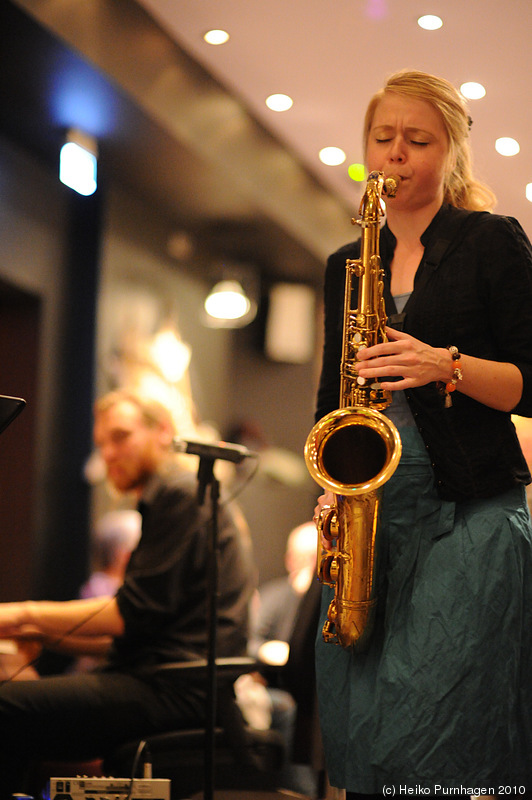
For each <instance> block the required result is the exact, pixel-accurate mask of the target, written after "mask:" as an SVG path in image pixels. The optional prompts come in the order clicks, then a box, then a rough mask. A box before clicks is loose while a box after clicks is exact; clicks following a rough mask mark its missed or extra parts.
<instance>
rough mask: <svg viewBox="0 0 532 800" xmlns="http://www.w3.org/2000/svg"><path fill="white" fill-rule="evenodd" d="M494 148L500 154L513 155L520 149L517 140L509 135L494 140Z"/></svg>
mask: <svg viewBox="0 0 532 800" xmlns="http://www.w3.org/2000/svg"><path fill="white" fill-rule="evenodd" d="M495 150H496V151H497V152H498V153H499V154H500V155H501V156H515V155H517V153H518V152H519V150H520V147H519V142H516V140H515V139H512V138H511V137H510V136H502V137H501V138H500V139H497V141H496V142H495Z"/></svg>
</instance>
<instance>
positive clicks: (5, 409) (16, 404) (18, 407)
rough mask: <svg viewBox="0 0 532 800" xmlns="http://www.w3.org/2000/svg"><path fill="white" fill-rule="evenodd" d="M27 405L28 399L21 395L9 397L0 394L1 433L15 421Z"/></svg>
mask: <svg viewBox="0 0 532 800" xmlns="http://www.w3.org/2000/svg"><path fill="white" fill-rule="evenodd" d="M25 405H26V401H25V400H23V399H22V398H21V397H7V396H6V395H3V394H0V433H2V431H4V430H5V429H6V428H7V426H8V425H10V424H11V423H12V422H13V420H14V419H15V417H17V416H18V415H19V414H20V412H21V411H22V409H23V408H24V407H25Z"/></svg>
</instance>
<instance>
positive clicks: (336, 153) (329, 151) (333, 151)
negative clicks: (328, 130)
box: [319, 147, 346, 167]
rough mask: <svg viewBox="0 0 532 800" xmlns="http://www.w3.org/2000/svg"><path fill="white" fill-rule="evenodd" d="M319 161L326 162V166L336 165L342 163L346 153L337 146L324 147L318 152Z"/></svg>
mask: <svg viewBox="0 0 532 800" xmlns="http://www.w3.org/2000/svg"><path fill="white" fill-rule="evenodd" d="M319 156H320V161H321V162H323V164H327V166H328V167H337V166H338V164H343V163H344V161H345V159H346V155H345V153H344V151H343V150H341V149H340V148H339V147H324V148H323V149H322V150H320V153H319Z"/></svg>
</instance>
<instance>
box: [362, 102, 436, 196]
mask: <svg viewBox="0 0 532 800" xmlns="http://www.w3.org/2000/svg"><path fill="white" fill-rule="evenodd" d="M366 160H367V164H368V169H369V171H370V172H371V171H372V170H379V171H382V172H384V174H385V175H386V176H388V175H398V176H399V177H400V178H401V183H400V185H399V189H398V191H397V195H396V197H395V198H394V199H391V198H390V199H389V200H387V201H386V203H387V205H388V204H390V206H389V207H390V209H391V208H392V207H393V208H394V209H397V210H400V209H401V210H402V209H404V210H411V211H412V210H416V209H419V208H424V207H427V206H431V205H434V207H435V208H436V209H437V208H439V206H440V205H441V203H442V202H443V195H444V182H445V178H446V176H447V174H448V172H449V168H450V163H449V162H450V158H449V140H448V137H447V132H446V130H445V127H444V124H443V119H442V117H441V115H440V113H439V112H438V111H437V110H436V109H435V108H433V106H431V104H430V103H428V102H427V101H426V100H420V99H417V98H413V97H412V98H410V97H404V96H402V95H398V94H386V95H385V96H384V97H383V99H382V100H381V101H380V102H379V104H378V105H377V108H376V109H375V113H374V115H373V120H372V124H371V128H370V132H369V136H368V146H367V152H366Z"/></svg>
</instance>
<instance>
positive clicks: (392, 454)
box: [305, 172, 401, 651]
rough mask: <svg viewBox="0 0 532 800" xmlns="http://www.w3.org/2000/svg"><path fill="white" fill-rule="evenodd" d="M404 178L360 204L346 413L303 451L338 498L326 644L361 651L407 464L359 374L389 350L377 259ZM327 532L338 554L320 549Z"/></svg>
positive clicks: (384, 397)
mask: <svg viewBox="0 0 532 800" xmlns="http://www.w3.org/2000/svg"><path fill="white" fill-rule="evenodd" d="M398 183H399V178H395V177H389V178H385V177H384V175H383V173H381V172H372V173H371V174H370V175H369V177H368V181H367V185H366V190H365V193H364V196H363V198H362V201H361V203H360V211H359V215H360V219H357V220H352V221H353V224H358V225H360V226H361V228H362V233H361V247H360V258H358V259H347V261H346V282H345V302H344V331H343V347H342V360H341V367H340V370H341V376H340V407H339V408H338V409H337V410H336V411H333V412H331V413H330V414H327V415H326V416H325V417H323V418H322V419H321V420H320V421H319V422H317V423H316V424H315V425H314V427H313V428H312V430H311V432H310V434H309V436H308V438H307V442H306V444H305V460H306V463H307V468H308V470H309V472H310V474H311V476H312V477H313V478H314V480H315V481H316V482H317V483H318V484H319V485H320V486H322V487H323V488H324V489H329V490H331V491H332V492H333V493H334V495H335V500H334V505H332V506H331V507H330V508H324V509H322V512H321V515H320V519H319V520H318V577H319V579H320V580H321V581H322V582H323V583H325V584H327V585H328V586H333V587H334V589H335V594H334V599H333V600H332V602H331V604H330V606H329V610H328V614H327V620H326V621H325V624H324V626H323V638H324V640H325V641H326V642H329V641H332V642H335V643H338V644H341V645H342V646H343V647H349V646H352V647H353V648H354V649H355V650H358V651H362V650H364V649H365V648H366V647H367V644H368V640H369V637H370V635H371V630H372V627H373V621H374V612H375V608H376V603H377V597H376V589H375V578H376V567H377V557H378V518H379V506H380V497H381V494H382V487H383V485H384V484H385V483H386V481H387V480H389V478H390V477H391V476H392V475H393V473H394V472H395V469H396V467H397V464H398V463H399V459H400V457H401V439H400V436H399V432H398V431H397V428H396V427H395V425H394V424H393V422H392V421H391V420H390V419H388V417H386V416H385V415H384V414H382V413H381V411H382V410H383V409H385V408H386V407H387V406H388V405H389V404H390V402H391V392H385V391H383V390H382V389H381V386H380V383H379V382H378V381H377V380H375V379H374V380H372V382H371V383H370V382H368V381H366V380H364V379H363V378H360V377H359V376H358V374H357V363H358V359H357V353H358V351H359V349H360V348H362V347H370V346H372V345H374V344H379V343H380V342H386V341H387V336H386V332H385V325H386V312H385V308H384V297H383V270H382V267H381V260H380V256H379V235H380V230H379V223H380V219H381V217H382V216H383V215H384V208H383V205H384V204H383V200H382V195H383V194H385V195H388V196H389V197H393V196H394V195H395V192H396V190H397V186H398ZM354 276H355V277H357V278H358V279H359V283H358V306H357V308H356V309H353V308H352V297H351V296H352V282H353V277H354ZM323 531H325V532H329V533H330V534H331V535H332V536H333V537H334V538H335V539H336V545H335V547H334V548H333V549H332V550H330V551H328V550H322V549H321V534H322V532H323Z"/></svg>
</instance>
